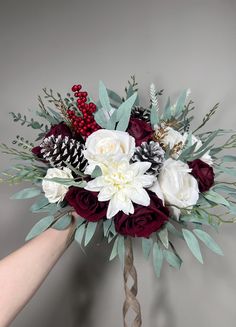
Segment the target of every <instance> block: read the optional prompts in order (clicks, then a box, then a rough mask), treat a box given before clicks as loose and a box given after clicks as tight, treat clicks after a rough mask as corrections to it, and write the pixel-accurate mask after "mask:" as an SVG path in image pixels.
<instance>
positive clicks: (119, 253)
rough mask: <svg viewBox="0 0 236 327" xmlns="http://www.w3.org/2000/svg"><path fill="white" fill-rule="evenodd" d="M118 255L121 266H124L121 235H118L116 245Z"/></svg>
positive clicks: (123, 248)
mask: <svg viewBox="0 0 236 327" xmlns="http://www.w3.org/2000/svg"><path fill="white" fill-rule="evenodd" d="M117 251H118V256H119V259H120V262H121V264H122V266H123V267H124V262H125V239H124V237H123V236H121V235H119V236H118V245H117Z"/></svg>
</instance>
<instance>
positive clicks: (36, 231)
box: [26, 216, 54, 241]
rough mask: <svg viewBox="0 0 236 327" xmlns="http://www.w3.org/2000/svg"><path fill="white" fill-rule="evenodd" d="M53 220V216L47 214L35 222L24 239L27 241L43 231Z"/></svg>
mask: <svg viewBox="0 0 236 327" xmlns="http://www.w3.org/2000/svg"><path fill="white" fill-rule="evenodd" d="M53 220H54V217H53V216H47V217H44V218H42V219H41V220H40V221H39V222H37V224H35V225H34V226H33V228H32V229H31V231H30V232H29V234H28V235H27V236H26V241H29V240H31V239H32V238H34V237H36V236H38V235H39V234H41V233H42V232H44V231H45V230H46V229H47V228H48V227H50V226H51V224H52V223H53Z"/></svg>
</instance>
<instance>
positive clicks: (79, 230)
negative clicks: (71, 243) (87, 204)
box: [75, 223, 86, 245]
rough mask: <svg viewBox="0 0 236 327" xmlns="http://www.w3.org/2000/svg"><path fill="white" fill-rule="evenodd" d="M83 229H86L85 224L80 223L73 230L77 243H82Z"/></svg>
mask: <svg viewBox="0 0 236 327" xmlns="http://www.w3.org/2000/svg"><path fill="white" fill-rule="evenodd" d="M85 229H86V224H85V223H84V224H81V225H80V226H79V227H78V228H77V229H76V232H75V240H76V242H78V243H79V245H81V244H82V241H83V238H84V233H85Z"/></svg>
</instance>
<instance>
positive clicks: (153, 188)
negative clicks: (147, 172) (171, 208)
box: [149, 181, 164, 203]
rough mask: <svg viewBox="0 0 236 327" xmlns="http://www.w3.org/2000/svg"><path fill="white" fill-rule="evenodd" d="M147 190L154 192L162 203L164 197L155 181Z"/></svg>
mask: <svg viewBox="0 0 236 327" xmlns="http://www.w3.org/2000/svg"><path fill="white" fill-rule="evenodd" d="M149 190H150V191H152V192H154V193H155V194H156V195H157V196H158V198H159V199H161V200H162V201H163V203H164V195H163V192H162V190H161V188H160V184H159V182H158V181H156V182H155V183H154V184H153V185H152V186H151V187H149Z"/></svg>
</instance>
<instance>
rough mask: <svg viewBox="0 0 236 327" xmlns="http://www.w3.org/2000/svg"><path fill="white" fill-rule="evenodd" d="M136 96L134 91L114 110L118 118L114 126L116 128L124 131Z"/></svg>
mask: <svg viewBox="0 0 236 327" xmlns="http://www.w3.org/2000/svg"><path fill="white" fill-rule="evenodd" d="M136 97H137V93H134V94H133V95H132V96H131V97H129V98H128V99H127V100H126V101H125V102H123V103H122V104H121V105H120V106H119V108H118V109H117V111H116V117H117V120H118V124H117V127H116V129H117V130H119V131H126V129H127V127H128V125H129V120H130V114H131V109H132V107H133V105H134V102H135V100H136Z"/></svg>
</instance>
